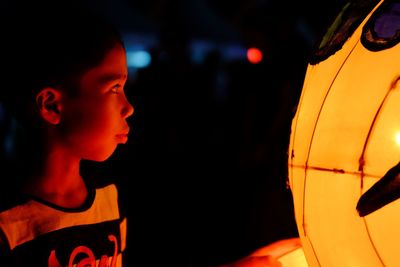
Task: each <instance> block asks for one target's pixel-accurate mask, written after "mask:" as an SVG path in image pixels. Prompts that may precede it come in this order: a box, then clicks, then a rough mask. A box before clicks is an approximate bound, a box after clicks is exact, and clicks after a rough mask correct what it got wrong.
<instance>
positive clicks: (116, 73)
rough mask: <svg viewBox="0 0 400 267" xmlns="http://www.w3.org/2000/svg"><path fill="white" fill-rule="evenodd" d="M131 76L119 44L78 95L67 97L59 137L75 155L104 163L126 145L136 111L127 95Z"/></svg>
mask: <svg viewBox="0 0 400 267" xmlns="http://www.w3.org/2000/svg"><path fill="white" fill-rule="evenodd" d="M127 73H128V71H127V62H126V53H125V50H124V49H123V47H122V46H121V45H119V44H118V45H116V46H115V47H114V48H113V49H112V50H110V51H109V52H108V53H107V54H106V56H105V58H104V60H103V61H102V62H101V63H100V64H99V65H98V66H96V67H94V68H92V69H90V70H89V71H87V72H86V73H84V74H83V76H82V77H81V79H80V83H79V90H80V93H79V95H78V96H74V97H69V96H66V95H64V97H63V103H62V111H61V121H60V124H59V126H60V127H59V136H60V141H61V143H62V144H63V145H65V148H66V149H68V151H69V152H70V153H72V155H73V156H76V157H78V158H83V159H88V160H95V161H103V160H106V159H107V158H108V157H109V156H111V154H112V153H113V152H114V150H115V149H116V147H117V145H118V144H122V143H126V141H127V135H128V132H129V127H128V124H127V122H126V118H127V117H129V116H131V115H132V114H133V111H134V109H133V107H132V105H131V104H130V103H129V102H128V100H127V99H126V96H125V93H124V85H125V82H126V80H127Z"/></svg>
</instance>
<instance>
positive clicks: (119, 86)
mask: <svg viewBox="0 0 400 267" xmlns="http://www.w3.org/2000/svg"><path fill="white" fill-rule="evenodd" d="M121 88H122V86H121V85H119V84H117V85H115V86H113V87H112V88H111V92H112V93H114V94H119V93H120V91H121Z"/></svg>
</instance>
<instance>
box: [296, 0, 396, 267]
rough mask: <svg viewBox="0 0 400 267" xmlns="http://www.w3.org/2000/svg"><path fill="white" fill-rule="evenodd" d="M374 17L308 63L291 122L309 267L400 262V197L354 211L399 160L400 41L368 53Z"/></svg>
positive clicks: (300, 217) (389, 266)
mask: <svg viewBox="0 0 400 267" xmlns="http://www.w3.org/2000/svg"><path fill="white" fill-rule="evenodd" d="M384 2H385V1H384V0H381V1H380V2H379V4H377V7H378V6H380V4H382V3H384ZM382 6H384V5H382ZM384 7H387V6H384ZM374 10H376V8H375V9H374ZM373 12H374V11H371V12H370V14H372V13H373ZM375 14H381V13H375ZM368 19H369V17H367V18H365V19H364V20H363V22H362V23H361V24H360V25H359V26H358V27H357V29H355V30H354V32H353V33H352V35H351V36H350V37H349V38H348V39H347V40H346V42H345V43H344V44H343V46H342V47H341V49H340V50H338V51H337V52H335V53H334V54H332V55H330V56H329V57H328V58H326V59H324V60H322V61H320V62H318V64H314V65H312V64H310V65H309V66H308V68H307V72H306V76H305V80H304V83H303V88H302V94H301V98H300V101H299V104H298V108H297V111H296V115H295V118H294V119H293V121H292V128H291V136H290V146H289V153H288V155H290V157H289V159H288V165H289V183H290V188H291V190H292V193H293V201H294V207H295V209H294V210H295V217H296V222H297V226H298V230H299V235H300V238H301V241H302V249H303V251H304V254H305V257H306V259H307V263H308V265H309V266H310V267H314V266H322V267H325V266H363V267H377V266H386V267H396V266H399V262H400V255H399V253H398V240H400V228H399V225H400V199H396V200H395V201H392V202H390V203H389V204H387V205H385V206H384V207H382V208H379V209H378V210H376V211H374V212H373V213H371V214H369V215H367V216H365V217H360V216H359V214H358V212H357V209H356V206H357V203H358V201H359V199H360V197H361V195H363V194H364V193H365V192H366V191H367V190H368V189H369V188H371V187H372V186H373V185H375V184H376V183H377V181H379V179H381V177H383V176H384V175H385V173H386V172H387V171H388V170H389V169H391V168H392V167H393V166H395V165H396V164H398V162H399V159H400V149H399V146H400V120H399V119H398V118H399V114H400V105H399V103H400V83H399V81H400V78H399V71H400V67H399V64H398V63H397V62H396V61H395V60H393V59H394V58H399V55H400V44H399V43H396V44H395V45H393V46H390V47H389V46H388V47H385V49H382V50H379V51H372V50H370V49H369V48H368V47H367V46H365V44H363V42H360V36H362V31H363V27H364V25H365V24H366V23H367V21H368ZM373 21H374V22H376V21H377V19H376V20H373ZM396 25H397V24H396ZM372 66H373V67H372Z"/></svg>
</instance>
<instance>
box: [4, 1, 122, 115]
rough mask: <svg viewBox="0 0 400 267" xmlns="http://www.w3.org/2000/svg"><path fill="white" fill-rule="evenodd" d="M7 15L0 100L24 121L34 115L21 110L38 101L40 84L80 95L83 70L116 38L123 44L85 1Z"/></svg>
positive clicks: (35, 8)
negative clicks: (80, 79)
mask: <svg viewBox="0 0 400 267" xmlns="http://www.w3.org/2000/svg"><path fill="white" fill-rule="evenodd" d="M32 2H35V1H32ZM55 2H57V1H55ZM8 17H9V18H8V19H7V21H6V22H3V23H2V24H3V25H1V27H4V28H5V29H4V31H2V32H3V34H2V35H3V38H2V39H3V40H7V41H6V43H5V44H4V47H2V48H1V51H0V53H1V54H2V55H1V57H0V58H2V59H3V60H5V61H3V62H5V63H6V64H5V66H6V71H5V72H3V75H4V77H2V79H1V80H2V81H6V85H5V87H3V88H1V93H0V101H1V102H3V104H4V105H5V106H6V107H7V108H8V109H9V110H10V111H11V112H12V113H13V114H14V115H15V116H16V117H17V118H18V120H20V121H21V122H23V121H25V120H26V119H28V120H29V119H31V118H29V116H28V118H27V117H26V116H27V115H29V113H30V112H28V113H27V114H26V112H25V110H23V109H24V107H29V103H34V98H33V97H34V96H35V95H36V93H37V92H38V91H39V90H40V89H41V88H43V87H46V86H52V87H60V86H62V87H63V90H67V93H68V94H70V95H76V94H78V93H79V88H77V84H78V81H79V78H80V77H81V75H82V74H83V73H84V72H85V71H87V70H88V69H90V68H92V67H94V66H96V65H97V64H99V63H100V61H101V60H102V59H103V58H104V56H105V54H106V53H107V52H108V51H109V50H110V49H111V48H113V47H114V46H115V45H116V44H117V43H118V44H120V45H122V46H123V42H122V38H121V36H120V35H119V33H118V31H117V30H116V29H115V28H114V27H113V26H112V25H111V24H110V23H109V22H108V21H105V20H104V19H103V18H101V17H100V16H98V15H97V14H95V13H93V12H90V11H89V9H86V8H84V7H82V6H79V7H78V6H73V5H61V4H58V5H53V6H51V5H48V4H47V5H46V7H43V6H41V5H39V4H37V6H35V5H34V4H32V6H28V5H25V6H24V9H22V8H20V9H19V10H18V11H17V14H14V15H13V16H12V17H11V16H8Z"/></svg>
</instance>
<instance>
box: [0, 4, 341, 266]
mask: <svg viewBox="0 0 400 267" xmlns="http://www.w3.org/2000/svg"><path fill="white" fill-rule="evenodd" d="M82 4H85V5H87V6H89V7H90V8H91V9H93V10H94V11H96V12H99V13H101V14H102V15H105V16H106V17H107V18H109V19H110V20H111V21H112V22H113V23H114V24H115V25H116V26H117V27H118V28H119V30H120V31H121V33H122V34H123V37H124V38H125V39H126V41H127V47H128V48H130V47H131V46H135V45H138V44H139V45H140V44H141V47H142V49H145V50H147V51H148V52H149V53H150V54H151V57H152V58H151V63H150V65H149V66H147V67H145V68H140V69H134V70H131V74H130V77H129V80H128V84H127V86H126V92H127V95H128V97H129V100H130V101H131V102H132V104H133V105H134V107H135V114H134V115H133V116H132V117H131V118H130V121H129V123H130V125H131V130H132V131H131V133H130V139H129V141H128V143H127V145H125V146H121V147H120V148H118V150H117V151H116V153H115V154H114V155H113V156H112V157H111V158H110V160H109V161H108V162H106V163H104V164H102V165H101V166H98V167H97V168H98V169H99V170H100V171H105V172H106V173H109V174H110V175H111V176H115V178H116V179H117V181H118V183H119V185H120V188H121V197H122V203H123V207H124V208H125V209H126V210H127V213H128V219H129V230H128V247H127V248H128V250H127V251H128V255H129V258H128V266H141V267H142V266H144V267H147V266H150V267H152V266H176V267H178V266H186V267H189V266H213V265H214V266H215V264H221V263H227V262H232V261H235V260H237V259H239V258H242V257H244V256H245V255H247V254H249V253H250V252H252V251H253V250H255V249H257V248H259V247H261V246H264V245H267V244H269V243H271V242H273V241H276V240H279V239H283V238H288V237H294V236H297V235H298V234H297V228H296V224H295V221H294V211H293V203H292V196H291V192H290V189H289V188H288V186H287V180H286V179H287V148H288V145H289V135H290V125H291V120H292V118H293V116H294V113H295V109H296V105H297V102H298V99H299V96H300V93H301V87H302V82H303V78H304V75H305V71H306V67H307V62H308V57H309V55H310V53H311V51H312V49H313V46H314V45H315V43H316V42H317V41H318V39H319V38H320V37H322V34H323V33H324V32H325V30H326V29H327V27H328V26H329V24H330V23H331V22H332V20H333V19H334V17H335V15H336V14H337V13H338V12H339V10H340V8H341V7H342V5H343V4H344V1H316V0H307V1H281V0H231V1H227V0H176V1H172V0H148V1H135V0H114V1H111V0H99V1H95V0H86V1H82ZM3 10H5V9H3ZM201 42H203V43H204V42H205V43H207V44H208V45H209V47H211V48H209V49H208V50H206V51H205V50H204V49H203V50H201V51H200V50H196V49H197V48H199V47H200V46H199V44H200V43H201ZM238 46H239V47H241V48H242V50H243V48H249V47H257V48H259V49H260V50H261V51H262V52H263V55H264V57H263V60H262V61H261V62H260V63H258V64H251V63H249V62H248V61H247V59H246V58H245V57H244V56H243V54H241V53H242V52H240V51H239V50H240V49H239V50H237V49H236V50H234V52H232V53H233V54H231V57H226V52H227V51H228V49H230V48H232V47H238ZM235 51H236V52H235ZM200 52H201V53H200ZM194 55H200V57H194ZM0 119H1V114H0Z"/></svg>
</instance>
